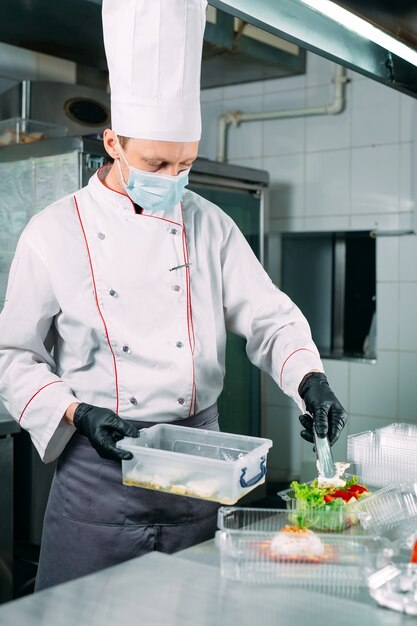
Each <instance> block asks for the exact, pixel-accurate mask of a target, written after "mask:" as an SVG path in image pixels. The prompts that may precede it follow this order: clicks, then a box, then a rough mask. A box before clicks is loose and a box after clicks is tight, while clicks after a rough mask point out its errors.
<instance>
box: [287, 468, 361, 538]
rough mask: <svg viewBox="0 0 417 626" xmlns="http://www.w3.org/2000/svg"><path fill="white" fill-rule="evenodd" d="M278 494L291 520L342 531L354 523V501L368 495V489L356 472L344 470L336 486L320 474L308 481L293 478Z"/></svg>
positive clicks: (314, 526)
mask: <svg viewBox="0 0 417 626" xmlns="http://www.w3.org/2000/svg"><path fill="white" fill-rule="evenodd" d="M343 465H344V466H346V464H343ZM320 483H321V484H320ZM343 483H344V485H343ZM278 495H279V496H280V497H281V498H282V499H283V500H284V501H286V502H287V506H288V508H290V509H291V510H292V511H293V513H291V519H292V521H293V522H294V523H298V524H303V525H305V526H307V527H309V528H313V529H316V530H320V531H322V532H341V531H342V530H344V529H346V528H349V527H350V526H352V525H354V524H356V523H357V521H358V517H357V514H356V512H355V509H354V507H353V505H354V504H356V502H358V501H359V500H362V499H363V498H365V497H368V496H369V491H368V489H367V488H366V487H365V486H364V485H362V484H361V483H360V482H359V478H358V477H357V476H353V475H350V474H346V475H345V476H344V480H340V477H338V486H337V487H335V486H331V485H329V484H327V483H326V482H324V483H323V481H322V480H321V479H320V477H319V478H316V479H315V480H313V481H311V482H308V483H298V482H297V481H293V482H292V483H291V486H290V489H286V490H284V491H280V492H278Z"/></svg>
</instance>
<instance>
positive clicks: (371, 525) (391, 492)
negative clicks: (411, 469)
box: [353, 481, 417, 543]
mask: <svg viewBox="0 0 417 626" xmlns="http://www.w3.org/2000/svg"><path fill="white" fill-rule="evenodd" d="M353 510H354V511H355V514H356V515H357V516H358V519H359V521H360V523H361V525H362V527H363V528H364V529H365V530H366V531H367V532H368V533H370V534H372V535H373V536H375V537H384V538H385V539H388V540H389V541H390V542H393V543H401V542H404V540H406V539H407V538H408V537H410V536H412V535H414V534H416V533H417V482H413V481H407V482H405V483H394V484H391V485H388V486H387V487H383V488H382V489H379V490H378V491H376V492H375V493H374V494H371V495H369V496H367V497H366V498H363V499H361V500H358V502H356V503H355V504H354V505H353Z"/></svg>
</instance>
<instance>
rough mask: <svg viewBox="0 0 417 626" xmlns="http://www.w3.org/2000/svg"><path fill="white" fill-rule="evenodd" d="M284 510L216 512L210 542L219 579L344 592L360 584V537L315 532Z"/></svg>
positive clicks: (363, 540)
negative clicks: (215, 550) (213, 540)
mask: <svg viewBox="0 0 417 626" xmlns="http://www.w3.org/2000/svg"><path fill="white" fill-rule="evenodd" d="M291 515H292V514H291V511H290V510H280V509H255V508H241V507H221V508H220V510H219V514H218V526H219V529H220V530H219V531H218V532H217V534H216V543H217V545H218V547H219V551H220V564H221V573H222V575H223V576H224V577H226V578H229V579H232V580H237V581H241V582H245V583H254V584H257V583H258V584H259V583H262V584H279V585H294V586H303V587H307V588H309V587H311V588H313V589H320V588H323V589H332V590H336V589H338V590H347V589H350V590H352V589H357V588H358V587H360V586H361V585H362V584H365V573H364V572H365V570H364V566H365V563H366V555H367V550H368V549H372V547H373V545H372V543H370V544H368V538H367V537H366V536H355V535H346V534H337V533H328V534H323V533H318V532H314V531H311V530H310V529H306V528H303V527H299V526H297V525H294V524H293V523H292V517H291Z"/></svg>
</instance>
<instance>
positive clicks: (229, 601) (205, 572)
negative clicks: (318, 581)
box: [0, 542, 415, 626]
mask: <svg viewBox="0 0 417 626" xmlns="http://www.w3.org/2000/svg"><path fill="white" fill-rule="evenodd" d="M57 558H59V555H57ZM330 619H331V623H332V626H352V624H355V623H357V624H360V625H361V626H399V625H408V624H410V625H411V624H414V623H415V620H414V618H412V617H407V616H404V615H401V614H399V613H394V612H391V611H386V610H384V609H380V608H378V607H376V606H375V605H374V604H373V603H372V602H371V600H370V599H368V597H367V594H365V593H364V594H363V596H362V597H360V598H355V599H352V598H344V597H336V596H330V595H324V594H319V593H313V592H307V591H302V590H300V589H288V588H277V587H270V586H248V585H242V584H239V583H234V582H231V581H227V580H225V579H222V577H221V576H220V572H219V568H218V557H217V554H216V551H215V548H214V545H213V542H206V543H204V544H201V545H199V546H196V547H194V548H191V549H189V550H185V551H183V552H180V553H177V554H176V555H172V556H168V555H165V554H160V553H158V552H153V553H151V554H148V555H146V556H143V557H141V558H138V559H133V560H131V561H128V562H126V563H122V564H120V565H116V566H115V567H111V568H109V569H107V570H103V571H102V572H99V573H97V574H92V575H91V576H87V577H85V578H80V579H78V580H76V581H73V582H70V583H66V584H64V585H59V586H57V587H54V588H52V589H49V590H46V591H42V592H40V593H37V594H35V595H33V596H28V597H26V598H22V599H20V600H16V601H14V602H10V603H8V604H5V605H3V606H1V607H0V624H1V626H16V624H25V626H35V625H36V626H40V625H42V626H49V625H52V624H53V626H72V625H73V624H77V626H87V625H88V626H110V625H111V626H125V625H128V624H132V626H133V625H136V624H141V625H143V626H188V625H190V626H191V625H192V626H254V625H255V624H259V626H277V625H279V624H282V625H283V626H286V625H287V624H288V625H289V624H291V626H301V625H303V626H305V625H306V624H308V625H309V626H324V625H325V624H326V623H328V622H329V621H330Z"/></svg>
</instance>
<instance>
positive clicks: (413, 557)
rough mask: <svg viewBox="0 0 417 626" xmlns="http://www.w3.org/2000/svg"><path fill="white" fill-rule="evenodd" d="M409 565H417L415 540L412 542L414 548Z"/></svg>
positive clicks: (416, 544) (416, 542)
mask: <svg viewBox="0 0 417 626" xmlns="http://www.w3.org/2000/svg"><path fill="white" fill-rule="evenodd" d="M410 563H417V540H416V541H415V542H414V547H413V551H412V553H411V559H410Z"/></svg>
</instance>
